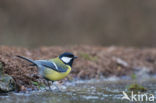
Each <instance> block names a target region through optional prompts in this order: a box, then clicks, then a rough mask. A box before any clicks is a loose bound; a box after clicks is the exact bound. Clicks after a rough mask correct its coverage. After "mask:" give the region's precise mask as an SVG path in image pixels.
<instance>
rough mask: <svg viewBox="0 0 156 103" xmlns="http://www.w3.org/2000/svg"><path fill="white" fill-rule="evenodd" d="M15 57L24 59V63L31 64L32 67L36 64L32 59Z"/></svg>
mask: <svg viewBox="0 0 156 103" xmlns="http://www.w3.org/2000/svg"><path fill="white" fill-rule="evenodd" d="M17 57H19V58H21V59H24V60H26V61H28V62H30V63H32V64H33V65H32V66H34V65H36V63H35V62H34V61H33V60H32V59H28V58H26V57H23V56H19V55H17Z"/></svg>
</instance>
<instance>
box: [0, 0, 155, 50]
mask: <svg viewBox="0 0 156 103" xmlns="http://www.w3.org/2000/svg"><path fill="white" fill-rule="evenodd" d="M0 44H3V45H17V46H26V47H36V46H41V45H73V44H90V45H104V46H106V45H107V46H109V45H121V46H137V47H155V46H156V0H0Z"/></svg>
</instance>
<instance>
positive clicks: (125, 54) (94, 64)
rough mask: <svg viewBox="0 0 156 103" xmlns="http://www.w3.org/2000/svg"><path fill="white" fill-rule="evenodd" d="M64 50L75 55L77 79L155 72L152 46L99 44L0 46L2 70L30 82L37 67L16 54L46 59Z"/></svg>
mask: <svg viewBox="0 0 156 103" xmlns="http://www.w3.org/2000/svg"><path fill="white" fill-rule="evenodd" d="M65 51H68V52H73V53H74V54H75V55H76V56H78V57H79V58H78V59H77V60H76V61H75V62H74V64H73V70H72V73H71V76H72V77H77V78H81V79H89V78H95V77H96V78H99V77H100V76H111V75H116V76H122V75H130V74H131V73H133V71H134V70H135V69H143V68H147V69H148V70H149V71H150V73H156V49H136V48H123V47H108V48H106V47H101V46H99V47H98V46H69V47H54V46H53V47H41V48H37V49H26V48H19V47H6V46H0V62H3V63H4V71H5V73H7V74H9V75H11V76H13V78H14V79H15V80H16V82H17V83H18V84H19V85H24V86H30V85H31V81H36V79H37V78H36V77H34V76H32V74H37V68H36V67H33V66H29V63H28V62H26V61H23V60H21V59H19V58H17V57H16V55H21V56H25V57H28V58H32V59H49V58H54V57H57V56H58V55H59V54H61V53H63V52H65Z"/></svg>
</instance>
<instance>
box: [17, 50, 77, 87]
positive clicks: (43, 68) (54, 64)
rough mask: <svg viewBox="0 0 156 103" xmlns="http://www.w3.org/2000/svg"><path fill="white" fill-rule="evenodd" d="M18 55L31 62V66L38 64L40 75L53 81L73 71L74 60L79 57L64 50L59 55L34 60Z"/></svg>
mask: <svg viewBox="0 0 156 103" xmlns="http://www.w3.org/2000/svg"><path fill="white" fill-rule="evenodd" d="M17 57H19V58H21V59H24V60H26V61H28V62H30V63H31V66H36V67H37V69H38V73H39V75H40V76H41V77H43V78H44V79H46V80H47V81H52V83H53V82H54V81H59V80H62V79H64V78H65V77H66V76H68V75H69V73H70V72H71V69H72V64H73V61H74V60H75V59H76V58H77V56H75V55H74V54H72V53H70V52H64V53H62V54H60V55H59V56H58V57H56V58H53V59H49V60H32V59H29V58H26V57H24V56H20V55H17ZM48 86H49V85H48Z"/></svg>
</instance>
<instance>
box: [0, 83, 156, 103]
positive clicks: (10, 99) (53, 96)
mask: <svg viewBox="0 0 156 103" xmlns="http://www.w3.org/2000/svg"><path fill="white" fill-rule="evenodd" d="M131 83H133V81H127V80H114V81H101V80H90V81H76V82H71V83H70V82H69V83H66V84H64V85H62V86H60V87H59V88H60V90H58V89H54V90H53V91H50V90H48V91H45V90H41V91H29V92H26V93H9V94H5V95H4V94H3V95H1V96H0V103H135V102H130V101H128V100H122V99H121V98H122V97H123V94H122V91H125V92H127V89H126V86H127V85H129V84H131ZM155 83H156V81H155V80H151V81H145V82H142V83H141V84H142V85H143V86H144V87H146V88H148V91H147V92H146V93H152V94H153V95H154V96H156V90H155V89H156V85H155ZM52 87H54V86H52ZM155 98H156V97H155ZM137 103H152V102H137ZM153 103H154V102H153Z"/></svg>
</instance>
